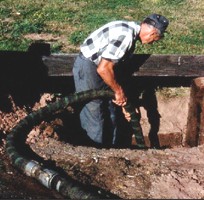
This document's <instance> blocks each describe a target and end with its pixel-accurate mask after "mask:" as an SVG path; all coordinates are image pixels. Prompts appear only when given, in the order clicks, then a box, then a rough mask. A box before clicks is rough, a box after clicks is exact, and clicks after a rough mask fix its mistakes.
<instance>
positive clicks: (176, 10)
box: [0, 0, 204, 54]
mask: <svg viewBox="0 0 204 200" xmlns="http://www.w3.org/2000/svg"><path fill="white" fill-rule="evenodd" d="M203 8H204V1H203V0H103V1H101V0H44V1H41V0H35V1H31V0H18V2H16V1H14V0H0V50H17V51H26V50H27V49H28V46H29V45H30V44H31V43H32V42H47V43H50V45H51V51H52V52H57V53H60V52H63V53H73V52H78V51H79V46H80V43H81V42H82V41H83V40H84V39H85V38H86V37H87V36H88V34H90V33H91V32H92V31H94V30H95V29H97V28H99V27H100V26H101V25H103V24H105V23H107V22H110V21H112V20H121V19H125V20H135V21H142V20H143V19H144V17H146V16H147V15H149V14H150V13H153V12H156V13H160V14H163V15H165V16H166V17H167V18H168V19H169V20H170V25H169V27H168V32H167V33H166V35H165V38H164V39H163V40H161V41H159V42H156V43H154V44H153V45H144V46H142V45H141V44H140V43H139V42H138V43H137V49H136V53H150V54H203V53H204V48H203V46H204V18H203V12H204V9H203ZM36 36H43V37H41V38H40V39H37V38H39V37H36ZM46 36H47V37H46ZM49 38H50V39H49ZM53 38H57V39H53Z"/></svg>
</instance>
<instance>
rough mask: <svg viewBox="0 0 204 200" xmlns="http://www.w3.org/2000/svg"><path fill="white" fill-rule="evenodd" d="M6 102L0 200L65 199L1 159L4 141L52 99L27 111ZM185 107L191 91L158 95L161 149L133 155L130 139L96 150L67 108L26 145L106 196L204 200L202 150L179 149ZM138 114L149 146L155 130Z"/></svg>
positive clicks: (39, 128)
mask: <svg viewBox="0 0 204 200" xmlns="http://www.w3.org/2000/svg"><path fill="white" fill-rule="evenodd" d="M8 99H9V101H10V105H11V107H12V109H11V110H9V111H5V110H2V111H1V113H0V120H1V138H2V143H1V146H0V154H1V160H0V175H1V179H0V182H1V184H0V198H13V199H15V198H20V199H21V198H23V199H24V198H25V199H27V198H29V199H33V198H34V199H44V198H45V199H48V198H54V199H58V198H59V199H60V198H64V197H62V196H61V195H60V194H58V193H57V192H55V191H50V190H48V189H46V188H44V186H41V185H40V184H39V183H37V182H36V181H35V180H33V179H32V178H30V177H26V176H25V175H23V174H21V173H20V172H19V171H18V170H16V169H14V168H13V167H12V166H11V165H10V161H9V160H8V157H7V155H6V154H5V137H6V135H7V134H8V133H9V130H11V128H12V127H13V126H14V125H15V124H17V123H18V122H19V121H20V120H21V119H22V118H23V117H25V116H26V115H27V114H28V113H29V112H31V111H32V110H36V109H39V108H40V107H43V106H45V105H46V104H47V103H49V102H51V101H53V96H52V95H50V94H43V95H42V97H41V99H40V100H39V102H36V104H35V105H34V106H33V107H32V108H30V111H28V110H29V109H28V108H27V107H18V106H16V104H15V101H14V100H13V99H12V97H11V96H8ZM188 103H189V91H187V92H186V93H185V94H184V95H181V96H175V97H173V98H163V97H162V96H160V95H159V94H157V105H156V107H155V108H156V110H157V111H158V112H157V114H159V115H157V116H159V117H158V118H157V120H156V121H154V122H155V123H157V125H158V127H157V129H156V130H157V132H158V138H159V143H160V147H161V148H160V149H155V148H150V149H148V150H138V149H135V141H134V137H133V138H132V143H131V144H130V146H129V147H123V148H116V147H114V148H113V147H109V148H105V147H102V146H101V147H96V146H94V145H93V144H92V143H89V142H90V141H89V140H88V139H87V138H86V137H84V136H83V135H80V134H78V133H75V132H77V130H79V127H77V125H76V124H77V120H76V118H75V117H76V116H75V115H74V111H73V110H72V108H71V107H69V108H68V110H69V114H68V113H65V114H63V115H58V116H56V118H54V119H53V120H51V121H44V122H42V123H41V124H40V125H39V126H37V127H34V128H33V130H32V131H31V132H30V133H29V134H28V136H27V139H26V141H25V143H27V144H28V145H29V146H30V148H31V149H32V151H33V152H35V153H36V154H37V155H39V156H40V157H41V158H43V159H44V160H47V161H52V162H53V163H55V165H56V166H57V167H60V168H61V169H62V170H63V171H64V172H65V173H66V174H68V175H69V176H71V177H72V178H73V179H75V180H78V181H80V182H82V183H84V184H86V185H94V186H97V187H100V188H102V189H104V190H107V191H110V192H111V193H113V194H115V195H117V196H118V197H119V198H124V199H137V198H150V199H151V198H158V199H159V198H164V199H194V198H195V199H202V198H204V181H203V180H204V169H203V164H204V160H203V157H204V147H203V146H198V147H193V148H189V147H184V146H183V145H182V142H183V137H184V135H185V129H186V123H187V114H188ZM70 111H73V113H72V114H70ZM140 111H141V125H142V129H143V133H144V135H145V141H146V144H147V146H150V139H149V133H150V131H151V130H152V128H153V129H155V127H154V126H153V123H152V121H151V120H149V119H150V115H149V112H148V109H147V107H145V106H141V107H140ZM154 113H155V112H154ZM70 135H72V137H71V136H70ZM82 141H83V143H82ZM84 141H86V142H84ZM36 191H37V192H36Z"/></svg>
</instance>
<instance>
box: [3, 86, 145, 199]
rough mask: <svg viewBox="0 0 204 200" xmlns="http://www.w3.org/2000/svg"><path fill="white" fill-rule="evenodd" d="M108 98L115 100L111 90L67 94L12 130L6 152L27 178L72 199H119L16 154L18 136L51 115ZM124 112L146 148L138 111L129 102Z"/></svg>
mask: <svg viewBox="0 0 204 200" xmlns="http://www.w3.org/2000/svg"><path fill="white" fill-rule="evenodd" d="M106 97H109V98H113V97H114V93H113V92H112V91H110V90H88V91H85V92H79V93H75V94H71V95H68V96H66V97H64V98H62V99H60V100H58V101H56V102H54V103H51V104H48V105H47V106H45V107H43V108H41V109H39V110H37V111H35V112H32V113H30V114H29V115H27V116H26V117H25V118H24V119H22V120H21V121H20V122H19V123H18V124H17V125H16V126H15V127H14V128H13V129H12V130H11V132H10V133H9V134H8V136H7V138H6V152H7V154H8V156H9V158H10V159H11V162H12V164H13V165H14V166H15V167H17V168H18V169H20V170H21V171H22V172H23V173H25V174H26V175H27V176H31V177H33V178H35V179H37V180H38V181H39V182H40V183H41V184H43V185H44V186H46V187H47V188H49V189H55V190H57V191H58V192H59V193H61V194H62V195H63V196H66V197H69V198H70V199H100V198H103V199H104V198H111V199H113V198H118V197H116V196H115V195H113V194H110V193H108V192H103V191H102V190H98V191H88V190H87V189H84V188H83V187H82V186H81V184H80V183H79V184H78V183H76V182H73V180H72V179H71V178H70V180H67V179H65V178H62V177H61V176H60V175H59V174H58V173H57V172H55V171H53V170H50V169H46V168H44V167H43V166H42V164H40V163H38V162H37V161H34V160H27V159H26V158H24V157H23V156H22V155H20V154H19V153H18V152H17V149H16V147H15V139H16V138H17V137H20V136H21V134H25V133H29V131H30V130H31V129H32V128H33V127H34V126H36V125H38V124H39V123H40V122H41V121H43V120H44V119H46V118H48V117H49V116H50V115H53V114H54V113H56V112H59V111H61V112H63V110H65V109H66V108H67V107H68V106H69V105H71V104H73V103H79V102H84V101H89V100H92V99H95V98H106ZM125 109H126V111H127V112H129V113H130V115H131V125H132V128H133V131H134V134H135V137H136V141H137V146H138V147H139V148H145V143H144V137H143V134H142V130H141V126H140V124H139V120H138V118H137V116H136V113H135V110H134V109H133V107H132V106H131V104H129V103H127V105H126V106H125Z"/></svg>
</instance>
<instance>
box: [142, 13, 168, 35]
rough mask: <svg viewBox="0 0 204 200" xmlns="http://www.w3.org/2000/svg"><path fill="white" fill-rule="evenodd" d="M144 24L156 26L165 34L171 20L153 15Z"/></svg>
mask: <svg viewBox="0 0 204 200" xmlns="http://www.w3.org/2000/svg"><path fill="white" fill-rule="evenodd" d="M143 22H144V23H147V24H150V25H152V26H154V27H155V28H157V29H159V30H160V31H161V34H163V33H164V32H165V30H166V28H167V26H168V25H169V20H168V19H167V18H166V17H164V16H162V15H159V14H156V13H153V14H151V15H149V16H147V17H146V18H145V19H144V20H143Z"/></svg>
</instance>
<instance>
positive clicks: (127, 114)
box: [122, 107, 131, 122]
mask: <svg viewBox="0 0 204 200" xmlns="http://www.w3.org/2000/svg"><path fill="white" fill-rule="evenodd" d="M122 111H123V114H124V116H125V119H127V121H128V122H130V120H131V117H130V113H129V112H126V110H125V108H124V107H122Z"/></svg>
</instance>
